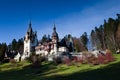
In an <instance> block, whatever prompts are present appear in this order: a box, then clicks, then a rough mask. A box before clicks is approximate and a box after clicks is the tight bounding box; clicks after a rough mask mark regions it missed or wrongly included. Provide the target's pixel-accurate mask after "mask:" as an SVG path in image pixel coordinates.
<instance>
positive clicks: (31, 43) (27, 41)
mask: <svg viewBox="0 0 120 80" xmlns="http://www.w3.org/2000/svg"><path fill="white" fill-rule="evenodd" d="M37 44H38V40H37V32H33V30H32V27H31V23H30V24H29V28H28V31H27V33H26V35H25V37H24V53H23V55H22V60H24V59H25V58H28V57H30V55H31V52H34V51H35V47H36V46H37Z"/></svg>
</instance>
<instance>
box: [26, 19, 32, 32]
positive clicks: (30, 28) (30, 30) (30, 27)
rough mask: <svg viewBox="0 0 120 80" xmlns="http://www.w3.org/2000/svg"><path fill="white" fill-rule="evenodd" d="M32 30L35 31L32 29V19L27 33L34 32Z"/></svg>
mask: <svg viewBox="0 0 120 80" xmlns="http://www.w3.org/2000/svg"><path fill="white" fill-rule="evenodd" d="M32 32H33V30H32V24H31V21H30V23H29V28H28V30H27V33H28V34H32Z"/></svg>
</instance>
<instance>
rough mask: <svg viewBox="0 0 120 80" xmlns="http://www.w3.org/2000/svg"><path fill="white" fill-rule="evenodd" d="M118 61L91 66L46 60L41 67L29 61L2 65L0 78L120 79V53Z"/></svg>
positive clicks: (54, 79) (41, 79)
mask: <svg viewBox="0 0 120 80" xmlns="http://www.w3.org/2000/svg"><path fill="white" fill-rule="evenodd" d="M114 56H115V58H116V61H114V62H111V63H109V64H104V65H95V66H90V65H88V64H80V65H73V66H67V65H58V66H56V65H55V64H54V63H50V62H44V63H42V66H41V67H40V68H37V69H35V68H32V67H31V64H30V63H28V62H20V63H16V64H11V63H7V64H1V65H0V80H56V79H57V80H120V77H119V73H120V54H115V55H114Z"/></svg>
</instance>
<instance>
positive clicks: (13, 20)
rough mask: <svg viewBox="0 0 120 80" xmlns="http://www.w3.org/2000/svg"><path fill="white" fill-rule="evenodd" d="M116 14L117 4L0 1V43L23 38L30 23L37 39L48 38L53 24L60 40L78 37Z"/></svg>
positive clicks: (115, 0) (110, 0) (107, 0)
mask: <svg viewBox="0 0 120 80" xmlns="http://www.w3.org/2000/svg"><path fill="white" fill-rule="evenodd" d="M117 13H120V0H0V43H1V42H6V43H7V44H9V43H10V42H11V41H12V39H13V38H15V39H19V38H22V37H24V35H25V34H26V31H27V28H28V24H29V21H30V19H31V21H32V28H33V30H36V31H37V33H38V39H41V36H43V35H44V34H50V35H51V34H52V29H53V25H54V23H55V24H56V27H57V32H58V34H59V36H60V38H62V37H63V36H65V35H66V34H71V35H73V36H76V37H79V36H80V35H81V34H82V33H83V32H87V33H88V34H90V32H91V30H92V29H94V27H95V26H99V25H100V24H103V21H104V19H106V20H107V19H108V18H109V17H111V18H114V19H115V18H116V17H117V16H116V14H117Z"/></svg>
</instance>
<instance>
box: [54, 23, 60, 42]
mask: <svg viewBox="0 0 120 80" xmlns="http://www.w3.org/2000/svg"><path fill="white" fill-rule="evenodd" d="M58 39H59V38H58V33H57V32H56V26H55V24H54V27H53V33H52V40H53V41H54V42H58Z"/></svg>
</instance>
